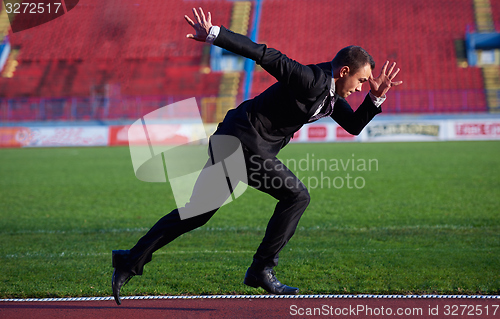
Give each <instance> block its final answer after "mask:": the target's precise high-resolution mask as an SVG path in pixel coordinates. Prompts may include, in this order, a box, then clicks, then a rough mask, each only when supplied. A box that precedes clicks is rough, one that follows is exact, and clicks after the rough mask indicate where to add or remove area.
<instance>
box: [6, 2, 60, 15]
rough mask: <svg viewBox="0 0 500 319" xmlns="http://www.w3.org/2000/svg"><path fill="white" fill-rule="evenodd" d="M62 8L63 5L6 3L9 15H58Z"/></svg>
mask: <svg viewBox="0 0 500 319" xmlns="http://www.w3.org/2000/svg"><path fill="white" fill-rule="evenodd" d="M60 8H61V3H60V2H59V3H47V4H45V3H35V2H22V3H6V4H5V11H6V12H7V13H57V12H58V11H59V9H60Z"/></svg>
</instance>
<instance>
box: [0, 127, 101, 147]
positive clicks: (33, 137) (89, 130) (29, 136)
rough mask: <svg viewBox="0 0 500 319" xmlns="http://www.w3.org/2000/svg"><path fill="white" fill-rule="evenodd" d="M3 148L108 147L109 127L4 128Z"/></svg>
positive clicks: (2, 133)
mask: <svg viewBox="0 0 500 319" xmlns="http://www.w3.org/2000/svg"><path fill="white" fill-rule="evenodd" d="M0 136H1V138H0V143H1V144H0V146H1V147H57V146H106V145H108V127H107V126H82V127H74V126H64V127H2V128H1V129H0Z"/></svg>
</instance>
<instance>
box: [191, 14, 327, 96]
mask: <svg viewBox="0 0 500 319" xmlns="http://www.w3.org/2000/svg"><path fill="white" fill-rule="evenodd" d="M193 14H194V20H195V21H193V20H192V19H191V18H189V17H188V16H187V15H186V16H184V18H185V19H186V21H187V22H188V23H189V24H190V25H191V26H192V27H193V28H194V29H195V31H196V33H195V34H188V35H187V36H186V37H187V38H190V39H194V40H196V41H207V39H209V40H210V37H211V36H212V35H211V34H210V31H211V30H212V28H216V27H215V26H213V25H212V21H211V14H210V13H208V15H207V16H205V14H204V12H203V10H202V9H201V8H199V13H198V11H197V10H196V9H193ZM212 31H213V30H212ZM212 33H213V32H212ZM207 42H211V41H207ZM213 44H214V45H217V46H219V47H221V48H224V49H226V50H228V51H231V52H233V53H236V54H238V55H241V56H243V57H246V58H249V59H252V60H254V61H255V62H257V64H259V65H260V66H262V68H263V69H264V70H266V71H267V72H268V73H269V74H271V75H272V76H273V77H275V78H276V79H277V80H278V81H280V82H282V83H283V84H285V85H288V86H290V88H292V89H293V90H294V91H295V92H300V93H301V94H302V95H303V96H304V97H309V96H311V97H316V96H318V95H319V94H320V93H321V92H323V91H324V89H325V87H326V84H327V81H328V79H327V77H326V76H325V74H324V72H322V71H321V70H320V69H319V68H316V69H313V68H311V67H309V66H306V65H303V64H301V63H298V62H297V61H294V60H292V59H290V58H288V57H287V56H286V55H285V54H283V53H281V52H280V51H278V50H276V49H273V48H269V47H267V45H265V44H258V43H255V42H253V41H252V40H250V39H249V38H248V37H246V36H244V35H241V34H237V33H234V32H232V31H230V30H227V29H226V28H224V27H223V26H221V27H220V33H219V34H218V36H217V37H216V39H215V40H214V42H213Z"/></svg>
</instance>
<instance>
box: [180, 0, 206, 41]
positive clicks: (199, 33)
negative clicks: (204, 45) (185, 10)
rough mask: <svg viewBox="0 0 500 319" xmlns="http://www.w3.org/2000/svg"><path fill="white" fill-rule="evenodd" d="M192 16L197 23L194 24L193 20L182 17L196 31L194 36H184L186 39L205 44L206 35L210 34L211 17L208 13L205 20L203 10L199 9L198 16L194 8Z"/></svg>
mask: <svg viewBox="0 0 500 319" xmlns="http://www.w3.org/2000/svg"><path fill="white" fill-rule="evenodd" d="M193 14H194V18H195V20H196V21H197V23H194V22H193V20H191V19H190V18H189V17H188V16H187V15H185V16H184V19H186V21H187V22H188V23H189V24H190V25H191V26H192V27H193V28H194V29H195V30H196V34H188V35H186V38H190V39H194V40H196V41H201V42H205V40H206V39H207V36H208V34H209V33H210V28H211V27H212V15H211V14H210V12H209V13H208V19H207V18H205V13H203V9H202V8H201V7H200V14H199V15H198V12H197V11H196V9H195V8H193ZM200 15H201V18H200Z"/></svg>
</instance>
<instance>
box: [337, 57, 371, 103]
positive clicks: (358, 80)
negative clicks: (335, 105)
mask: <svg viewBox="0 0 500 319" xmlns="http://www.w3.org/2000/svg"><path fill="white" fill-rule="evenodd" d="M351 73H352V72H351V71H350V69H349V67H348V66H344V67H343V68H341V69H340V77H339V78H338V79H337V81H336V82H335V93H337V94H338V95H339V96H341V97H343V98H346V97H348V96H349V95H351V94H352V93H353V92H359V91H361V87H362V86H363V83H365V82H366V81H368V79H369V78H370V75H371V74H372V69H371V67H370V64H368V63H367V64H365V66H364V67H362V68H360V69H359V70H358V71H357V72H356V73H354V74H351Z"/></svg>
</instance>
